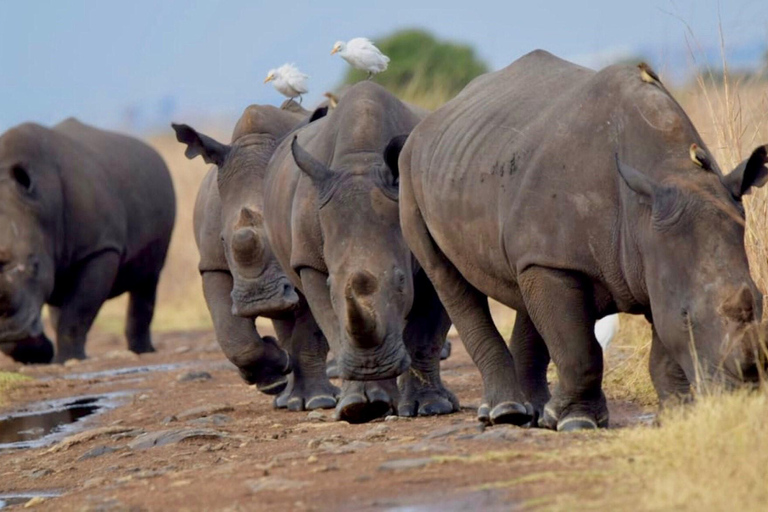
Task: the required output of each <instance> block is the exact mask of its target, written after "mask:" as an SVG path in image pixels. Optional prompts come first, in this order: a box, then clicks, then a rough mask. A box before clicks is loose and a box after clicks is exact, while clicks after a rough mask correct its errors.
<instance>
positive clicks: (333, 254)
mask: <svg viewBox="0 0 768 512" xmlns="http://www.w3.org/2000/svg"><path fill="white" fill-rule="evenodd" d="M401 143H402V141H401ZM291 151H292V153H293V158H294V160H295V161H296V164H297V165H298V167H299V169H301V171H302V172H303V173H304V174H306V175H307V176H309V177H310V178H311V180H312V183H313V186H314V188H315V190H316V192H317V197H318V198H319V206H320V209H319V212H318V216H319V222H320V229H321V231H322V240H323V256H324V260H325V264H326V266H327V269H328V288H329V291H330V297H331V304H332V306H333V311H334V313H335V316H336V318H337V320H338V323H339V332H340V333H341V347H342V351H341V354H339V358H338V359H339V370H340V374H341V377H342V378H344V379H350V380H377V379H386V378H391V377H395V376H397V375H399V374H400V373H402V372H403V371H405V370H406V369H407V368H408V367H409V365H410V358H409V356H408V353H407V351H406V349H405V345H404V343H403V331H404V328H405V320H406V316H407V314H408V312H409V311H410V309H411V306H412V304H413V295H414V291H413V275H414V269H413V266H414V263H413V258H412V256H411V252H410V250H409V249H408V246H407V245H406V243H405V239H404V238H403V235H402V232H401V229H400V217H399V210H398V202H397V197H398V167H397V154H396V152H395V151H392V150H391V148H390V146H388V147H387V149H386V150H385V151H384V154H383V158H382V155H381V154H376V153H356V154H354V155H353V156H352V158H350V159H348V160H347V162H348V165H346V166H345V168H340V169H336V170H331V169H329V168H328V167H327V166H325V165H324V164H323V163H321V162H320V161H318V160H317V159H315V158H314V157H313V156H312V155H310V154H309V153H308V152H307V151H305V150H304V149H303V148H302V147H301V146H300V145H299V144H298V142H297V139H296V137H294V139H293V142H292V144H291Z"/></svg>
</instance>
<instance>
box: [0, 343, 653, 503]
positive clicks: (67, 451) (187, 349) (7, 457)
mask: <svg viewBox="0 0 768 512" xmlns="http://www.w3.org/2000/svg"><path fill="white" fill-rule="evenodd" d="M453 342H454V353H453V355H452V356H451V358H450V359H449V360H447V361H444V362H443V375H444V379H445V381H446V383H447V385H448V386H449V387H450V388H451V389H452V390H453V391H454V392H455V393H456V394H457V396H458V397H459V399H460V401H461V404H462V410H461V412H460V413H458V414H454V415H451V416H446V417H439V418H419V419H414V420H410V419H402V418H397V419H394V420H393V419H392V418H390V421H383V420H379V421H377V422H374V423H370V424H365V425H349V424H346V423H340V422H333V421H331V417H332V412H331V411H324V412H323V413H322V414H321V415H320V414H311V415H310V414H308V413H306V412H303V413H289V412H285V411H277V410H274V409H273V408H272V399H271V397H268V396H265V395H262V394H260V393H258V392H256V391H255V390H254V389H252V388H250V387H248V386H246V385H245V384H243V383H242V382H241V381H240V379H239V377H238V375H237V373H236V372H235V370H234V367H232V366H230V365H229V363H227V362H226V360H225V359H224V357H223V355H222V354H221V352H220V351H219V349H218V347H217V346H216V344H215V342H214V339H213V333H212V332H184V333H169V334H164V335H158V336H156V345H157V348H158V350H159V351H158V352H157V353H155V354H148V355H143V356H141V357H138V356H135V355H133V354H131V353H129V352H126V351H125V350H124V342H123V340H122V338H121V337H120V336H113V335H105V334H99V333H94V334H92V335H91V339H90V340H89V344H88V351H89V354H90V355H91V356H92V357H91V359H89V360H87V361H85V362H82V363H79V364H75V365H72V366H69V367H63V366H50V367H44V366H39V367H34V368H25V369H23V371H24V373H26V374H27V375H29V376H31V377H34V378H35V380H32V381H28V382H25V383H24V384H22V385H21V386H20V387H19V388H16V389H15V390H14V391H13V392H12V393H11V396H10V401H9V403H7V404H6V405H5V406H3V407H1V408H0V415H1V414H3V413H6V412H8V411H11V410H13V409H15V408H18V407H20V406H22V405H24V404H28V403H30V402H35V401H39V400H47V399H51V398H61V397H74V396H80V395H93V394H104V393H111V392H118V391H127V392H129V394H128V395H126V396H125V397H124V398H122V399H118V400H119V401H120V400H121V402H120V403H122V405H120V406H118V407H116V408H114V409H112V410H107V411H105V412H103V413H101V414H98V415H95V416H93V417H90V419H87V420H85V421H84V423H83V425H82V426H83V427H84V431H86V432H91V433H92V434H96V433H99V432H101V435H97V436H95V437H92V436H91V435H90V434H89V435H88V437H91V438H90V439H85V440H83V441H82V442H79V443H72V442H71V439H72V438H71V437H70V438H69V439H70V441H67V440H66V439H65V440H64V441H60V442H58V443H56V444H53V445H50V446H47V447H42V448H35V449H23V450H13V451H0V494H7V493H23V492H25V491H58V492H61V493H62V495H61V496H60V497H56V498H47V499H45V500H42V501H41V502H40V503H38V504H36V505H35V506H34V508H35V509H37V510H56V511H59V510H350V511H352V510H372V511H384V510H397V511H406V510H407V511H432V510H435V511H437V510H441V511H442V510H449V511H453V510H510V509H512V508H516V507H517V506H519V505H528V506H534V508H535V505H536V504H537V503H544V502H543V501H542V498H547V497H552V496H555V495H557V494H558V493H562V492H569V493H571V492H576V493H590V492H595V490H594V489H592V490H591V489H589V488H588V487H586V488H584V487H583V484H578V485H577V484H574V479H573V478H559V477H558V475H566V476H567V475H569V474H573V473H574V472H578V471H579V468H578V467H577V466H574V463H573V460H568V461H566V460H563V459H562V458H560V457H559V453H560V450H561V449H562V448H564V447H569V446H573V445H574V443H584V442H586V443H590V442H599V439H600V437H601V435H602V434H556V433H552V432H548V431H542V430H525V429H519V428H514V427H505V426H500V427H493V428H489V429H485V430H483V429H481V428H480V426H479V424H478V423H477V422H476V421H475V409H476V407H477V404H478V403H479V401H480V395H481V387H480V376H479V373H478V372H477V370H476V369H475V367H474V365H473V364H472V362H471V360H470V359H469V357H468V355H467V353H466V352H465V351H464V348H463V346H462V345H461V343H460V342H459V341H458V340H457V339H454V340H453ZM164 364H171V367H170V368H168V367H166V368H162V369H161V370H164V371H148V372H143V373H127V374H122V375H96V376H93V375H91V376H90V378H71V377H72V376H73V375H74V374H84V373H92V372H100V371H103V370H113V369H118V368H127V367H138V366H149V367H151V366H154V365H164ZM175 365H178V366H175ZM14 368H16V369H18V367H17V366H16V365H14V364H13V363H12V362H11V361H10V360H8V359H1V360H0V370H12V369H14ZM199 372H207V374H209V375H210V378H206V376H205V375H198V373H199ZM65 376H69V377H70V378H68V379H65V378H64V377H65ZM50 377H53V378H50ZM185 377H186V378H187V379H191V380H181V379H183V378H185ZM195 377H198V378H197V379H195ZM610 405H611V414H612V418H611V420H612V423H613V425H614V426H621V425H627V424H629V423H634V422H637V421H639V419H638V418H639V417H640V416H641V415H642V414H643V413H645V412H647V411H643V410H642V409H641V408H640V407H637V406H634V405H633V404H629V403H616V402H612V403H610ZM105 427H107V428H105ZM99 428H100V429H101V430H95V429H99ZM157 431H170V432H166V433H165V434H153V433H154V432H157ZM172 434H175V435H176V436H177V437H183V436H187V435H191V434H196V436H193V437H188V438H187V439H184V440H182V441H179V442H171V443H169V444H166V445H163V446H152V447H147V446H149V445H151V444H152V443H153V442H156V440H157V439H158V438H157V437H153V436H156V435H161V436H162V437H160V438H159V439H161V440H162V441H168V440H173V436H172ZM81 437H82V435H81ZM595 469H596V468H595V467H594V465H593V466H591V467H590V470H595ZM598 469H599V468H598ZM13 508H21V505H16V506H14V507H13Z"/></svg>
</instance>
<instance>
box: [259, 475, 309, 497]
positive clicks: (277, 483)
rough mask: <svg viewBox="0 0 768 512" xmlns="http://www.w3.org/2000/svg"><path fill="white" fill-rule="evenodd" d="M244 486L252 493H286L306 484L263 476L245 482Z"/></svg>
mask: <svg viewBox="0 0 768 512" xmlns="http://www.w3.org/2000/svg"><path fill="white" fill-rule="evenodd" d="M245 485H246V486H248V488H249V489H250V490H251V492H253V493H257V492H261V491H288V490H291V489H300V488H302V487H304V486H306V485H307V484H306V483H305V482H299V481H297V480H288V479H286V478H281V477H279V476H264V477H261V478H258V479H256V480H246V481H245Z"/></svg>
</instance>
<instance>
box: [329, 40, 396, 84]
mask: <svg viewBox="0 0 768 512" xmlns="http://www.w3.org/2000/svg"><path fill="white" fill-rule="evenodd" d="M335 53H338V54H339V55H341V58H342V59H344V60H345V61H347V62H348V63H349V64H350V65H351V66H352V67H353V68H355V69H360V70H362V71H367V72H368V80H370V79H371V77H372V76H373V75H375V74H377V73H381V72H382V71H386V69H387V66H388V65H389V57H387V56H386V55H384V54H383V53H381V50H379V49H378V48H376V46H375V45H374V44H373V43H372V42H371V41H370V40H369V39H366V38H365V37H356V38H354V39H350V40H349V41H347V42H346V43H345V42H344V41H336V44H334V45H333V50H331V55H333V54H335Z"/></svg>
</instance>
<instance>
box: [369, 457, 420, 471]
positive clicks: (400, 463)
mask: <svg viewBox="0 0 768 512" xmlns="http://www.w3.org/2000/svg"><path fill="white" fill-rule="evenodd" d="M430 462H432V459H431V458H428V457H424V458H420V459H397V460H390V461H387V462H385V463H384V464H382V465H380V466H379V471H400V470H403V469H416V468H423V467H424V466H426V465H427V464H429V463H430Z"/></svg>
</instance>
